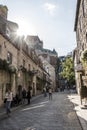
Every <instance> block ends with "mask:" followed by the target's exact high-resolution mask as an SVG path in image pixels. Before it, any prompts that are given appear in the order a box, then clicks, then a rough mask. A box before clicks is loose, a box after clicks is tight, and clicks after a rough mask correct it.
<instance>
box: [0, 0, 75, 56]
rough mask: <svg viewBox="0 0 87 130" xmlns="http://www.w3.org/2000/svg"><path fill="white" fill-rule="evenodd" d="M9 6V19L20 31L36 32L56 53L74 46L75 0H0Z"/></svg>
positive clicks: (27, 33)
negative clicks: (16, 24)
mask: <svg viewBox="0 0 87 130" xmlns="http://www.w3.org/2000/svg"><path fill="white" fill-rule="evenodd" d="M0 4H2V5H6V6H7V7H8V20H10V21H12V22H16V23H18V25H19V31H18V33H20V35H22V34H24V35H38V36H39V38H40V40H42V41H43V47H44V48H45V49H50V50H53V49H55V50H56V51H57V53H58V56H63V55H67V54H68V53H69V52H71V51H73V50H74V49H75V47H76V34H75V32H74V23H75V14H76V0H0Z"/></svg>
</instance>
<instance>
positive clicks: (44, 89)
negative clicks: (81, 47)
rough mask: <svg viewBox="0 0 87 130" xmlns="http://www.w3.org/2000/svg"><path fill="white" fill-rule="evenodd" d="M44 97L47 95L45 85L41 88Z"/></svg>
mask: <svg viewBox="0 0 87 130" xmlns="http://www.w3.org/2000/svg"><path fill="white" fill-rule="evenodd" d="M43 93H44V97H46V96H47V92H46V87H44V88H43Z"/></svg>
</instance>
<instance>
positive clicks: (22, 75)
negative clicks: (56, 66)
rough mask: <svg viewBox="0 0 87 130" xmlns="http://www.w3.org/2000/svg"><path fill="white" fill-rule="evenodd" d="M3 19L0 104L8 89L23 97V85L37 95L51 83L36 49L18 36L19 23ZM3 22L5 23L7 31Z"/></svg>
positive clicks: (0, 44)
mask: <svg viewBox="0 0 87 130" xmlns="http://www.w3.org/2000/svg"><path fill="white" fill-rule="evenodd" d="M1 7H2V6H1ZM1 18H2V16H1ZM2 19H3V22H2ZM2 19H0V27H1V28H0V105H1V104H3V99H4V96H5V92H6V90H7V89H11V90H12V92H13V94H14V95H15V94H16V93H18V94H19V96H20V98H21V92H22V88H23V87H25V88H26V90H28V89H31V90H32V95H37V94H39V93H41V92H42V90H43V87H44V85H45V84H49V83H50V76H49V74H48V72H46V70H44V68H43V64H42V62H41V60H40V59H39V58H38V56H37V55H36V53H35V51H34V50H32V49H30V48H29V46H28V45H27V43H26V41H25V39H24V37H23V36H21V37H19V36H17V34H16V30H17V28H18V25H17V24H16V23H14V22H11V21H8V20H7V19H5V18H4V17H3V18H2ZM2 23H5V26H4V29H5V31H3V24H2Z"/></svg>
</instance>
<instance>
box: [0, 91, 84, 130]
mask: <svg viewBox="0 0 87 130" xmlns="http://www.w3.org/2000/svg"><path fill="white" fill-rule="evenodd" d="M0 130H82V128H81V125H80V122H79V120H78V118H77V115H76V113H75V110H74V106H73V104H72V103H71V102H70V100H69V99H68V94H67V93H54V94H53V99H52V101H51V100H50V101H49V99H48V97H43V96H41V97H38V98H37V99H36V100H34V102H31V105H29V106H28V105H25V106H23V107H21V108H19V109H18V110H15V111H12V113H11V116H10V117H7V115H4V117H3V118H2V119H1V120H0Z"/></svg>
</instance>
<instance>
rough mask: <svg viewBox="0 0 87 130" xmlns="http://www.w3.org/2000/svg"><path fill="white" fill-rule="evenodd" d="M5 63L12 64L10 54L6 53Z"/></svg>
mask: <svg viewBox="0 0 87 130" xmlns="http://www.w3.org/2000/svg"><path fill="white" fill-rule="evenodd" d="M7 62H8V63H9V64H12V54H11V53H10V52H8V53H7Z"/></svg>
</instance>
